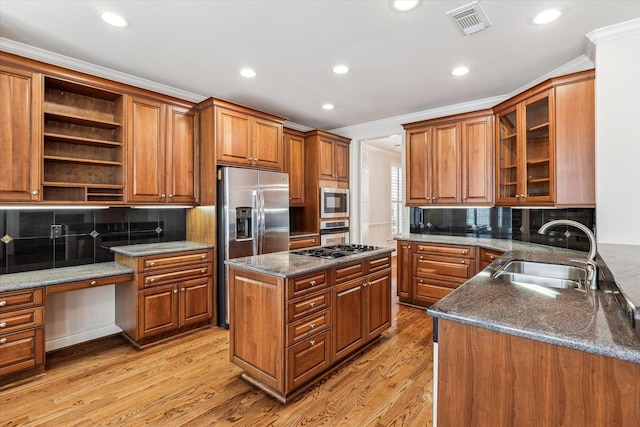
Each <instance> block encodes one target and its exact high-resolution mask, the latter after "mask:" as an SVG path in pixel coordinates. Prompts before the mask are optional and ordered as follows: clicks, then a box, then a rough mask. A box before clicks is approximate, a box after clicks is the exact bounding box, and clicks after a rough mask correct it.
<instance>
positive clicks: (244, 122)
mask: <svg viewBox="0 0 640 427" xmlns="http://www.w3.org/2000/svg"><path fill="white" fill-rule="evenodd" d="M206 103H207V101H205V105H206ZM213 104H214V106H215V123H214V127H215V130H214V134H215V142H216V150H217V156H216V158H217V163H218V164H221V165H222V164H224V165H231V166H243V167H255V168H260V169H276V170H279V171H282V169H283V166H284V151H283V148H282V124H283V123H284V119H283V118H280V117H275V116H271V115H268V114H265V113H261V112H259V111H255V110H252V109H250V108H245V107H241V106H239V105H235V104H231V103H228V102H223V101H219V100H213Z"/></svg>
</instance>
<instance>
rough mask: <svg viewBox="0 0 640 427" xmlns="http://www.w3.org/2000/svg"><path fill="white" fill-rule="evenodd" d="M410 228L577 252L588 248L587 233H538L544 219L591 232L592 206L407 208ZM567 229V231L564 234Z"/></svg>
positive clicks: (561, 229)
mask: <svg viewBox="0 0 640 427" xmlns="http://www.w3.org/2000/svg"><path fill="white" fill-rule="evenodd" d="M410 212H411V213H410V231H411V233H418V234H441V235H453V236H469V237H486V238H501V239H513V240H520V241H523V242H532V243H540V244H544V245H551V246H557V247H561V248H568V249H575V250H579V251H588V250H589V240H588V238H587V236H586V235H585V234H584V233H583V232H582V231H580V230H578V229H577V228H574V227H565V226H561V227H555V228H554V229H551V230H549V231H548V232H547V233H546V234H544V235H541V234H538V229H539V228H540V226H541V225H542V224H544V223H545V222H548V221H551V220H554V219H572V220H575V221H578V222H581V223H582V224H584V225H586V226H587V227H589V228H590V229H591V230H593V231H594V233H595V225H596V222H595V209H589V208H580V209H517V208H468V209H437V208H433V209H432V208H411V211H410ZM567 232H568V233H567Z"/></svg>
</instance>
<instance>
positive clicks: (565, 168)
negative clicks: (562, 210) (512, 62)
mask: <svg viewBox="0 0 640 427" xmlns="http://www.w3.org/2000/svg"><path fill="white" fill-rule="evenodd" d="M593 79H594V72H593V70H590V71H584V72H580V73H575V74H570V75H567V76H562V77H558V78H553V79H550V80H548V81H546V82H544V83H542V84H540V85H538V86H536V87H534V88H532V89H530V90H528V91H526V92H524V93H522V94H520V95H518V96H516V97H514V98H512V99H510V100H507V101H505V102H503V103H502V104H500V105H498V106H496V107H495V108H494V111H495V112H496V116H495V119H496V205H500V206H525V205H533V206H545V205H553V206H572V207H593V206H595V109H594V84H593Z"/></svg>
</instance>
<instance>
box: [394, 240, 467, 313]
mask: <svg viewBox="0 0 640 427" xmlns="http://www.w3.org/2000/svg"><path fill="white" fill-rule="evenodd" d="M398 248H399V249H398V257H399V258H398V285H397V293H398V296H399V297H400V302H403V303H407V304H415V305H420V306H429V305H431V304H433V303H435V302H438V300H440V299H441V298H443V297H445V296H446V295H448V294H449V293H450V292H451V291H452V290H454V289H455V288H457V287H458V286H460V285H461V284H463V283H464V282H466V281H467V280H468V279H470V278H471V277H473V276H474V275H475V274H476V249H475V248H474V247H469V246H449V245H439V244H430V243H417V242H408V241H398ZM409 272H410V273H409Z"/></svg>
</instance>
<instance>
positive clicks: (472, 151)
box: [403, 110, 493, 206]
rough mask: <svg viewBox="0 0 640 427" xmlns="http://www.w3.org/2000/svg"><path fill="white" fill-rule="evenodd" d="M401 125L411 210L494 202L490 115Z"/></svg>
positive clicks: (408, 202)
mask: <svg viewBox="0 0 640 427" xmlns="http://www.w3.org/2000/svg"><path fill="white" fill-rule="evenodd" d="M403 126H404V128H405V130H406V141H407V164H406V169H407V184H408V185H407V205H410V206H425V205H434V204H436V205H459V204H473V205H490V204H491V203H492V201H493V184H492V183H493V168H492V153H493V130H492V128H493V117H492V114H491V111H489V110H486V111H477V112H473V113H467V114H461V115H457V116H450V117H445V118H441V119H436V120H428V121H422V122H416V123H409V124H406V125H403Z"/></svg>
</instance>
